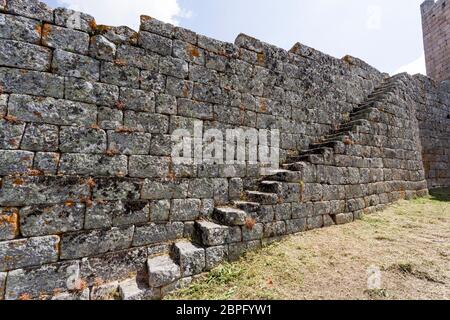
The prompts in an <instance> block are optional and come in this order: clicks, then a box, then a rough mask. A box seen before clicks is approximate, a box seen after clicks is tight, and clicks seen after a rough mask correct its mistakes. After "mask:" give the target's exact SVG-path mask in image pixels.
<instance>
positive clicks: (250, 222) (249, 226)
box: [245, 218, 256, 230]
mask: <svg viewBox="0 0 450 320" xmlns="http://www.w3.org/2000/svg"><path fill="white" fill-rule="evenodd" d="M255 224H256V220H255V219H253V218H247V219H245V227H246V228H247V229H249V230H253V228H254V227H255Z"/></svg>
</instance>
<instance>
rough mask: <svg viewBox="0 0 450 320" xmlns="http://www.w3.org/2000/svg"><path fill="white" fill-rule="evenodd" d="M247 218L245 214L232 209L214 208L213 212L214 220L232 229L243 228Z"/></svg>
mask: <svg viewBox="0 0 450 320" xmlns="http://www.w3.org/2000/svg"><path fill="white" fill-rule="evenodd" d="M247 217H248V215H247V212H245V211H243V210H239V209H236V208H232V207H219V208H215V209H214V212H213V218H214V220H216V221H218V222H219V223H222V224H224V225H226V226H232V227H233V226H243V225H244V224H245V221H246V219H247Z"/></svg>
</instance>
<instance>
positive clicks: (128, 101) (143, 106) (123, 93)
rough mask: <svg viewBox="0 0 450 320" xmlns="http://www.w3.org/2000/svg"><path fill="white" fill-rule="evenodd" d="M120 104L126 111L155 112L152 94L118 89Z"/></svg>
mask: <svg viewBox="0 0 450 320" xmlns="http://www.w3.org/2000/svg"><path fill="white" fill-rule="evenodd" d="M120 102H121V103H123V107H124V108H125V109H127V110H133V111H142V112H149V113H154V112H155V94H154V93H153V92H147V91H143V90H135V89H130V88H120Z"/></svg>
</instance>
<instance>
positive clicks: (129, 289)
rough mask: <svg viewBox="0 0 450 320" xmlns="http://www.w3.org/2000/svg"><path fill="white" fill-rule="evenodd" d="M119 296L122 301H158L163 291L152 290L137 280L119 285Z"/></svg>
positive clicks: (130, 280) (126, 281)
mask: <svg viewBox="0 0 450 320" xmlns="http://www.w3.org/2000/svg"><path fill="white" fill-rule="evenodd" d="M119 295H120V298H121V299H122V300H158V299H161V289H159V288H151V287H149V286H148V284H146V283H143V282H140V281H138V280H137V279H136V278H133V279H129V280H125V281H123V282H121V283H119Z"/></svg>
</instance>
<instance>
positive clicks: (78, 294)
mask: <svg viewBox="0 0 450 320" xmlns="http://www.w3.org/2000/svg"><path fill="white" fill-rule="evenodd" d="M90 293H91V292H90V290H89V288H86V289H83V290H81V291H66V292H60V293H57V294H55V295H54V296H53V297H52V300H56V301H86V300H90V297H89V296H90Z"/></svg>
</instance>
